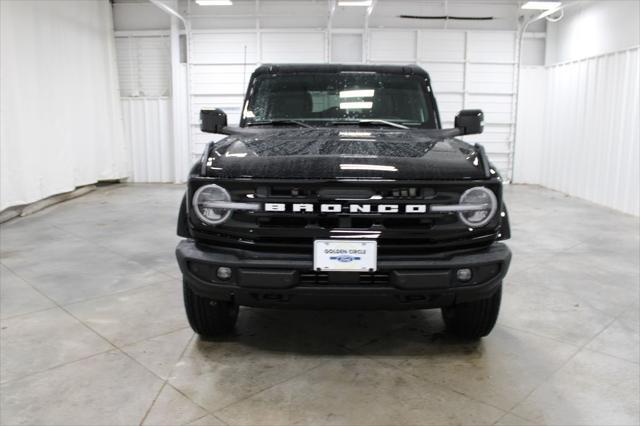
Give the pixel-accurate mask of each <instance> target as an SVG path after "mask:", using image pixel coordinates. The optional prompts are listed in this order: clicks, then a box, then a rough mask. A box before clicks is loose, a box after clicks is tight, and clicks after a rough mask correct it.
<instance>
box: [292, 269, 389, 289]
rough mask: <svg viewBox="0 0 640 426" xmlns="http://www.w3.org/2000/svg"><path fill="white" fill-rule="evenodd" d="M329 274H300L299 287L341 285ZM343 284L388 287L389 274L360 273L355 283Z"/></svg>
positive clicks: (314, 272) (310, 272) (311, 272)
mask: <svg viewBox="0 0 640 426" xmlns="http://www.w3.org/2000/svg"><path fill="white" fill-rule="evenodd" d="M330 274H331V273H330V272H318V271H307V272H301V273H300V281H299V282H300V284H301V285H308V286H315V285H329V284H342V283H341V282H340V279H332V278H331V275H330ZM334 281H335V283H334ZM344 284H348V285H368V286H371V285H377V286H388V285H389V274H386V273H382V272H370V273H369V272H362V273H358V276H357V281H356V280H351V281H349V282H344Z"/></svg>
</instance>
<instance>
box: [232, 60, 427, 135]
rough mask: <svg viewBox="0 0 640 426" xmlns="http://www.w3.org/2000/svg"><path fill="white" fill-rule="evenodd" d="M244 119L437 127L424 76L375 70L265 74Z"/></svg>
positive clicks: (256, 83) (316, 123)
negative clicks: (382, 121) (365, 121)
mask: <svg viewBox="0 0 640 426" xmlns="http://www.w3.org/2000/svg"><path fill="white" fill-rule="evenodd" d="M242 119H243V122H244V123H247V124H251V123H260V122H269V121H277V120H297V121H301V122H311V123H312V124H314V125H322V124H340V123H341V122H345V123H349V122H353V121H359V120H385V121H391V122H394V123H399V124H405V125H410V126H420V127H426V128H435V127H436V126H435V117H434V113H433V109H432V107H431V103H430V102H429V101H428V99H427V90H426V84H425V80H424V78H423V77H419V76H408V75H401V74H380V73H373V72H340V73H300V74H280V75H263V76H259V77H258V78H257V79H256V80H255V82H254V84H253V87H252V90H251V92H250V94H249V99H248V102H247V103H246V105H245V108H244V110H243V114H242ZM313 122H315V123H313Z"/></svg>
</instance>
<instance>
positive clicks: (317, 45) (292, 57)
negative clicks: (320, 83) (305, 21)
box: [261, 31, 326, 63]
mask: <svg viewBox="0 0 640 426" xmlns="http://www.w3.org/2000/svg"><path fill="white" fill-rule="evenodd" d="M261 46H262V60H261V62H263V63H269V62H296V63H313V62H325V61H326V56H325V50H326V46H325V33H324V32H323V31H313V32H310V31H292V32H266V33H262V38H261Z"/></svg>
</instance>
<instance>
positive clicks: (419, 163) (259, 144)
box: [203, 128, 487, 180]
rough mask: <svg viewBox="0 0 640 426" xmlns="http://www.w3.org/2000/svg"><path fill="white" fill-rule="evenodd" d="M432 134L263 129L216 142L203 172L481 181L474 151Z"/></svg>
mask: <svg viewBox="0 0 640 426" xmlns="http://www.w3.org/2000/svg"><path fill="white" fill-rule="evenodd" d="M433 134H434V131H433V130H416V129H410V130H404V129H375V130H372V129H366V130H365V129H362V128H355V129H351V128H327V129H325V128H314V129H307V128H304V129H275V130H274V129H268V130H267V129H264V130H261V131H259V132H255V133H252V134H246V135H232V136H229V137H227V138H225V139H222V140H220V141H218V142H217V143H215V144H214V145H213V147H212V149H211V150H210V152H209V155H208V157H207V158H205V159H203V160H204V161H206V163H205V164H204V165H203V170H204V171H205V173H206V175H207V176H211V177H218V178H223V179H235V178H271V179H385V180H389V179H390V180H425V179H483V178H486V177H487V176H486V175H485V172H484V166H483V165H482V164H481V159H480V155H479V152H478V151H477V149H476V148H475V147H474V146H473V145H470V144H468V143H465V142H463V141H461V140H458V139H453V138H443V137H435V136H433Z"/></svg>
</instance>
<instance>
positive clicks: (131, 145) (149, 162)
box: [121, 98, 174, 182]
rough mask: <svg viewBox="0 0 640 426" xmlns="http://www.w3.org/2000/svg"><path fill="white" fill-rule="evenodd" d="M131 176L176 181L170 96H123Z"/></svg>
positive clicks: (145, 179) (123, 113)
mask: <svg viewBox="0 0 640 426" xmlns="http://www.w3.org/2000/svg"><path fill="white" fill-rule="evenodd" d="M121 102H122V115H123V122H124V129H125V139H126V142H127V150H128V151H129V159H130V164H129V179H130V181H132V182H173V179H174V176H173V169H174V164H173V144H172V140H171V135H172V130H171V99H170V98H155V99H153V98H122V101H121Z"/></svg>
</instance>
